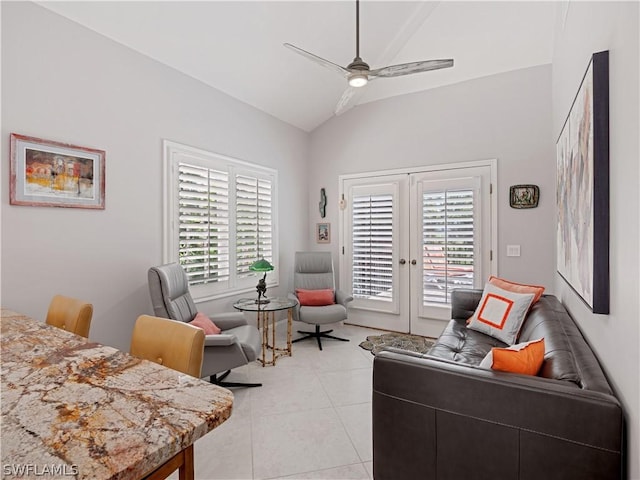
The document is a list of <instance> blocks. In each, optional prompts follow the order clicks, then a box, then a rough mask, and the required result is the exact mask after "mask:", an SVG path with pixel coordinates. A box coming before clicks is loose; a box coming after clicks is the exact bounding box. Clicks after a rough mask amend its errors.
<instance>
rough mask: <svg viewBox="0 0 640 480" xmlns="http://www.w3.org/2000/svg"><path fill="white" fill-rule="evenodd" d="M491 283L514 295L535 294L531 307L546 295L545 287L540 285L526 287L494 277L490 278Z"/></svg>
mask: <svg viewBox="0 0 640 480" xmlns="http://www.w3.org/2000/svg"><path fill="white" fill-rule="evenodd" d="M489 283H490V284H491V285H495V286H496V287H498V288H501V289H503V290H508V291H510V292H514V293H533V294H534V297H533V301H532V302H531V305H533V304H535V303H536V302H537V301H538V300H540V297H541V296H542V294H543V293H544V287H541V286H539V285H525V284H523V283H516V282H512V281H510V280H505V279H504V278H499V277H494V276H493V275H491V276H490V277H489Z"/></svg>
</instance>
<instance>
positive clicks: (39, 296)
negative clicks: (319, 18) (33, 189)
mask: <svg viewBox="0 0 640 480" xmlns="http://www.w3.org/2000/svg"><path fill="white" fill-rule="evenodd" d="M1 8H2V133H1V135H2V136H1V139H2V140H1V143H2V165H1V167H2V168H1V171H2V183H3V186H4V188H3V191H2V284H1V287H2V291H1V293H2V298H1V302H2V305H3V307H8V308H12V309H14V310H18V311H20V312H24V313H26V314H28V315H31V316H32V317H34V318H38V319H44V317H45V315H46V311H47V307H48V303H49V301H50V299H51V297H52V296H53V295H54V294H56V293H63V294H67V295H70V296H76V297H79V298H82V299H86V300H87V301H91V302H92V303H93V304H94V318H93V322H92V326H91V334H90V338H92V339H93V340H96V341H98V342H101V343H105V344H109V345H113V346H115V347H118V348H121V349H125V350H128V347H129V341H130V336H131V330H132V327H133V323H134V321H135V319H136V317H137V316H138V315H140V314H142V313H152V311H151V303H150V300H149V294H148V290H147V269H148V268H149V267H150V266H152V265H157V264H160V263H161V262H162V253H161V252H162V227H161V225H162V223H161V222H162V188H163V186H162V139H164V138H166V139H170V140H174V141H177V142H181V143H185V144H188V145H193V146H196V147H199V148H203V149H206V150H209V151H213V152H218V153H222V154H224V155H228V156H231V157H235V158H239V159H242V160H246V161H249V162H254V163H257V164H261V165H266V166H269V167H272V168H275V169H277V170H278V172H279V185H280V191H279V208H280V217H279V221H280V228H281V231H282V235H281V236H280V265H279V267H280V272H281V286H280V288H278V289H274V293H276V292H279V293H285V292H286V291H288V290H289V288H288V287H287V285H286V282H287V280H288V274H287V273H286V272H288V271H289V270H291V269H292V262H293V258H292V255H290V254H289V252H292V251H295V250H298V249H303V248H304V247H305V246H306V242H307V237H306V234H305V232H304V230H305V229H304V228H299V226H300V225H306V222H307V195H306V186H305V185H304V183H303V182H300V178H305V175H306V165H307V157H308V134H307V133H305V132H302V131H300V130H298V129H295V128H293V127H291V126H289V125H287V124H285V123H283V122H280V121H278V120H276V119H274V118H273V117H270V116H268V115H266V114H264V113H262V112H260V111H258V110H256V109H254V108H252V107H250V106H248V105H246V104H243V103H241V102H239V101H236V100H234V99H232V98H231V97H229V96H227V95H225V94H223V93H221V92H219V91H217V90H214V89H212V88H210V87H207V86H205V85H204V84H202V83H200V82H198V81H196V80H194V79H192V78H190V77H187V76H185V75H183V74H181V73H178V72H177V71H175V70H173V69H170V68H168V67H166V66H164V65H161V64H159V63H157V62H155V61H153V60H151V59H149V58H147V57H144V56H142V55H140V54H138V53H135V52H133V51H132V50H130V49H128V48H126V47H123V46H122V45H120V44H117V43H115V42H113V41H111V40H109V39H107V38H105V37H102V36H100V35H97V34H96V33H94V32H92V31H90V30H88V29H86V28H84V27H81V26H79V25H77V24H75V23H73V22H71V21H69V20H67V19H65V18H63V17H60V16H58V15H56V14H54V13H52V12H50V11H48V10H46V9H43V8H42V7H39V6H37V5H35V4H32V3H22V2H15V3H13V2H11V3H8V2H2V5H1ZM11 132H15V133H20V134H23V135H30V136H37V137H42V138H46V139H49V140H56V141H62V142H68V143H72V144H76V145H83V146H90V147H94V148H99V149H103V150H106V209H105V210H104V211H96V210H82V209H65V208H44V207H25V206H11V205H9V194H8V188H6V185H8V179H7V172H9V142H8V141H9V134H10V133H11ZM270 291H271V290H270ZM231 303H232V299H226V300H223V301H219V302H217V304H215V305H204V306H202V308H203V309H204V310H206V309H207V308H211V309H214V310H220V309H222V308H225V309H230V310H232V308H230V305H231ZM214 307H215V308H214Z"/></svg>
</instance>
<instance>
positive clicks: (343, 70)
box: [284, 43, 350, 77]
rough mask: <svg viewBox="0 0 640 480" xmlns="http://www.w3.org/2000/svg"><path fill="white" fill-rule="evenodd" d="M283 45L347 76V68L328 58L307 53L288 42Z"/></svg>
mask: <svg viewBox="0 0 640 480" xmlns="http://www.w3.org/2000/svg"><path fill="white" fill-rule="evenodd" d="M284 46H285V47H287V48H289V49H291V50H293V51H294V52H296V53H298V54H300V55H302V56H303V57H306V58H308V59H309V60H313V61H314V62H316V63H318V64H320V65H322V66H323V67H327V68H330V69H331V70H333V71H335V72H338V73H339V74H341V75H344V76H345V77H346V76H348V75H349V73H350V72H349V70H347V69H346V68H344V67H341V66H340V65H337V64H335V63H333V62H330V61H329V60H325V59H324V58H322V57H319V56H317V55H314V54H313V53H309V52H307V51H306V50H303V49H301V48H298V47H296V46H295V45H291V44H290V43H285V44H284Z"/></svg>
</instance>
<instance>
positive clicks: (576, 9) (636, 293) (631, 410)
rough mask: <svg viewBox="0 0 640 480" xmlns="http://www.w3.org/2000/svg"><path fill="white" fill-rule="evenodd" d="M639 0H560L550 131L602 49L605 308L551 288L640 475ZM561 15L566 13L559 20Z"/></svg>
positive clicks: (562, 286)
mask: <svg viewBox="0 0 640 480" xmlns="http://www.w3.org/2000/svg"><path fill="white" fill-rule="evenodd" d="M638 7H639V4H638V3H637V2H624V3H620V2H584V3H583V2H571V3H569V7H568V11H566V15H565V10H566V4H561V5H560V6H559V10H560V12H561V15H559V16H558V17H559V19H558V24H557V27H556V32H555V45H554V55H553V73H552V85H553V138H554V141H555V139H556V138H557V137H558V135H559V134H560V130H561V129H562V125H563V123H564V120H565V118H566V116H567V113H568V112H569V108H570V107H571V103H572V102H573V98H574V96H575V94H576V91H577V89H578V86H579V85H580V81H581V79H582V76H583V75H584V72H585V70H586V68H587V65H588V63H589V59H590V58H591V55H592V54H593V53H595V52H599V51H602V50H609V82H610V86H609V95H610V98H609V103H610V105H609V113H610V121H609V128H610V161H609V162H610V167H609V168H610V206H609V209H610V222H611V225H610V257H611V258H610V275H611V283H610V291H611V309H610V312H611V313H610V315H593V314H592V313H591V312H590V310H588V308H587V307H586V306H585V305H584V304H583V303H582V301H581V300H580V299H579V298H578V297H577V295H576V294H575V293H574V292H573V291H572V290H571V289H570V288H569V287H568V286H567V285H566V283H565V282H564V281H563V280H562V279H561V278H560V277H559V276H558V277H557V279H556V289H557V290H558V294H559V296H560V298H561V300H562V302H563V303H564V304H565V305H566V306H567V308H568V309H569V311H570V312H571V315H572V316H573V317H574V318H575V319H576V320H577V321H578V323H579V325H580V328H581V329H582V331H583V332H584V334H585V336H586V337H587V339H588V340H589V342H590V344H591V345H592V346H593V348H594V350H595V351H596V352H597V354H598V357H599V358H600V361H601V363H602V364H603V366H604V368H605V369H606V371H607V373H608V375H609V377H610V379H611V380H612V382H613V384H614V386H615V388H616V390H617V393H618V395H619V397H620V399H621V400H622V403H623V404H624V406H625V409H626V412H627V415H628V418H627V423H628V425H629V432H630V444H629V447H628V452H629V454H630V456H631V458H630V461H629V478H632V479H640V453H639V452H640V393H639V386H638V384H639V381H640V373H639V368H640V354H639V353H638V352H639V351H640V327H639V325H640V300H639V298H640V281H639V278H640V273H639V272H640V256H639V254H638V250H639V249H638V246H639V244H640V235H639V228H640V221H639V218H638V211H640V197H639V193H638V186H639V185H640V160H639V159H640V149H639V147H638V138H639V132H640V122H639V102H640V98H639V92H638V90H639V88H640V78H639V75H638V68H639V67H638V63H639V59H640V51H639V43H640V42H639V41H640V36H639V30H638V25H639V21H638V17H639V15H640V14H639V8H638ZM565 18H566V20H565Z"/></svg>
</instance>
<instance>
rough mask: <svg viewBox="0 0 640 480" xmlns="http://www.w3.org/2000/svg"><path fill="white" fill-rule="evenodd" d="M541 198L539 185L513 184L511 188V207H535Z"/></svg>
mask: <svg viewBox="0 0 640 480" xmlns="http://www.w3.org/2000/svg"><path fill="white" fill-rule="evenodd" d="M539 198H540V188H538V186H537V185H512V186H511V187H510V188H509V205H510V206H511V208H535V207H537V206H538V199H539Z"/></svg>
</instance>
